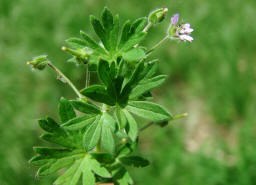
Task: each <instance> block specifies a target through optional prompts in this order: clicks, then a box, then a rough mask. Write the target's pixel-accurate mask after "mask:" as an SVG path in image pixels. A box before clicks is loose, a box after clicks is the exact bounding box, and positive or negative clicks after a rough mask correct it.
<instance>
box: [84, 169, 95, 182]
mask: <svg viewBox="0 0 256 185" xmlns="http://www.w3.org/2000/svg"><path fill="white" fill-rule="evenodd" d="M92 184H95V177H94V174H93V173H92V171H91V170H84V171H83V185H92Z"/></svg>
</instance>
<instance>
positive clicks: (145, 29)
mask: <svg viewBox="0 0 256 185" xmlns="http://www.w3.org/2000/svg"><path fill="white" fill-rule="evenodd" d="M152 25H153V24H152V23H151V22H149V23H148V24H147V26H146V27H145V28H144V29H143V32H147V31H148V30H149V29H150V28H151V26H152Z"/></svg>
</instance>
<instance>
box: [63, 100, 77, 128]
mask: <svg viewBox="0 0 256 185" xmlns="http://www.w3.org/2000/svg"><path fill="white" fill-rule="evenodd" d="M59 117H60V120H61V122H62V123H65V122H67V121H68V120H70V119H73V118H74V117H76V113H75V111H74V109H73V107H72V105H71V103H70V102H69V101H68V100H66V99H65V98H63V97H62V98H61V99H60V104H59Z"/></svg>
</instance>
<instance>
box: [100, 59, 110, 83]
mask: <svg viewBox="0 0 256 185" xmlns="http://www.w3.org/2000/svg"><path fill="white" fill-rule="evenodd" d="M98 75H99V78H100V80H101V81H102V82H103V83H104V84H105V85H106V86H107V87H108V86H109V85H110V84H111V82H112V78H111V75H110V67H109V64H108V62H107V61H105V60H100V61H99V65H98Z"/></svg>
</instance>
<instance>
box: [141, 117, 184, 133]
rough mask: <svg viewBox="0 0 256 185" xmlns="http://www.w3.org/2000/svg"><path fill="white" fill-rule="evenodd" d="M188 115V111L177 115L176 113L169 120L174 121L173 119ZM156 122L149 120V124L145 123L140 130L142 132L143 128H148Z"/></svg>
mask: <svg viewBox="0 0 256 185" xmlns="http://www.w3.org/2000/svg"><path fill="white" fill-rule="evenodd" d="M187 116H188V113H183V114H177V115H174V116H173V117H172V118H171V119H170V120H169V121H173V120H176V119H181V118H184V117H187ZM154 124H155V123H154V122H149V123H148V124H146V125H144V126H143V127H141V128H140V132H142V131H143V130H146V129H147V128H149V127H150V126H152V125H154Z"/></svg>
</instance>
